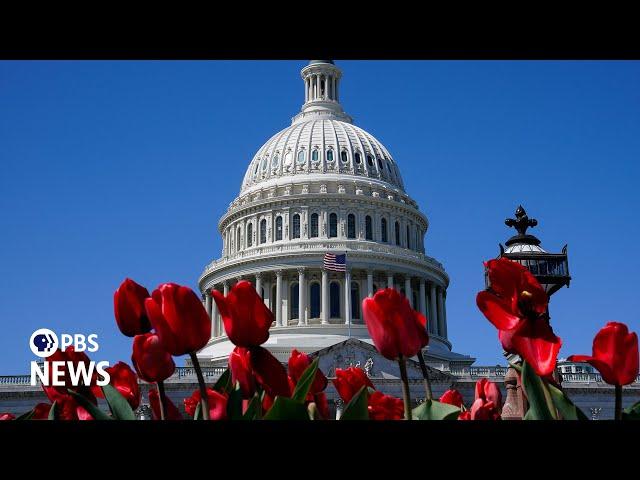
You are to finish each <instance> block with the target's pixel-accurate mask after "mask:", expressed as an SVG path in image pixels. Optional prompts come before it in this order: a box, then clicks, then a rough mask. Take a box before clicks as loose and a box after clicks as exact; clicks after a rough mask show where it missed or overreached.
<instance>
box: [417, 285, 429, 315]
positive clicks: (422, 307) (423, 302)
mask: <svg viewBox="0 0 640 480" xmlns="http://www.w3.org/2000/svg"><path fill="white" fill-rule="evenodd" d="M425 293H426V292H425V284H424V278H421V279H420V295H419V302H420V313H421V314H422V315H424V316H425V317H426V316H427V298H426V295H425ZM427 320H428V319H427Z"/></svg>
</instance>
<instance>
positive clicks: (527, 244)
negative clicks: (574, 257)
mask: <svg viewBox="0 0 640 480" xmlns="http://www.w3.org/2000/svg"><path fill="white" fill-rule="evenodd" d="M504 223H505V225H507V226H508V227H514V228H515V229H516V230H517V232H518V233H517V234H516V235H514V236H513V237H511V238H510V239H509V240H507V241H506V242H505V245H506V248H505V247H503V246H502V244H500V255H499V256H498V258H501V257H506V258H508V259H509V260H512V261H515V262H518V263H520V264H521V265H524V266H525V267H527V269H528V270H529V271H530V272H531V273H532V274H533V276H534V277H536V279H537V280H538V282H540V285H542V287H543V288H544V290H545V292H547V295H549V297H551V295H553V294H554V293H555V292H557V291H558V290H560V289H561V288H562V287H563V286H565V285H566V286H567V287H568V286H569V282H570V281H571V276H570V275H569V261H568V258H567V246H566V245H565V246H564V247H563V248H562V252H561V253H549V252H546V251H545V250H543V249H542V247H541V246H540V240H539V239H538V238H536V237H535V236H534V235H531V234H528V233H527V228H529V227H535V226H536V225H538V221H537V220H536V219H533V218H529V217H528V216H527V212H526V211H525V210H524V208H522V205H520V206H519V207H518V208H517V209H516V218H507V219H506V220H505V221H504ZM485 284H486V286H487V287H488V286H489V276H488V275H487V272H485Z"/></svg>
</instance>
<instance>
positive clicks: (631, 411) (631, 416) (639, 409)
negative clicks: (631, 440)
mask: <svg viewBox="0 0 640 480" xmlns="http://www.w3.org/2000/svg"><path fill="white" fill-rule="evenodd" d="M622 420H640V401H638V402H636V403H634V404H633V405H631V406H629V407H627V408H625V409H624V410H623V411H622Z"/></svg>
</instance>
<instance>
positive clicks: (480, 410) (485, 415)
mask: <svg viewBox="0 0 640 480" xmlns="http://www.w3.org/2000/svg"><path fill="white" fill-rule="evenodd" d="M471 420H500V413H499V412H498V409H497V407H496V405H495V404H494V403H493V402H487V401H485V400H483V399H482V398H478V399H476V401H474V402H473V405H471Z"/></svg>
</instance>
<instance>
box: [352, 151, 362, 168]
mask: <svg viewBox="0 0 640 480" xmlns="http://www.w3.org/2000/svg"><path fill="white" fill-rule="evenodd" d="M353 158H354V159H355V161H356V164H357V165H360V163H362V159H361V158H360V152H356V153H354V154H353Z"/></svg>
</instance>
